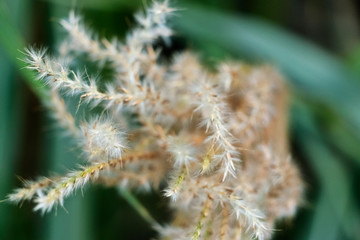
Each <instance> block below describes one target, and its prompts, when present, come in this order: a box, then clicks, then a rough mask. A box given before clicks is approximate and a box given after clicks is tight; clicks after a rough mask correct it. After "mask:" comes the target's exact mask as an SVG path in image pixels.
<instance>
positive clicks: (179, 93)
mask: <svg viewBox="0 0 360 240" xmlns="http://www.w3.org/2000/svg"><path fill="white" fill-rule="evenodd" d="M174 11H175V9H174V8H172V7H170V6H169V4H168V2H167V1H165V2H161V3H160V2H154V3H153V4H152V5H151V6H150V7H149V8H147V9H145V11H143V12H140V13H138V14H136V16H135V19H136V21H137V24H138V25H137V27H136V28H134V29H133V30H132V31H131V32H130V33H128V34H127V36H126V38H125V40H124V41H123V42H121V41H118V40H112V41H109V40H107V39H101V40H98V39H99V38H98V37H96V36H94V34H90V31H89V30H88V29H87V28H85V27H84V24H83V22H82V18H80V17H78V16H76V15H75V14H74V13H73V12H72V13H70V16H69V18H68V19H65V20H62V21H61V25H62V26H63V27H64V29H65V30H66V31H67V33H68V37H67V38H66V39H65V40H64V42H63V44H62V45H61V46H60V47H59V54H58V57H51V56H49V55H48V54H47V53H46V50H44V49H39V50H36V49H33V48H30V49H27V50H26V54H27V58H26V61H27V63H28V64H29V65H28V68H29V69H32V70H34V71H36V72H37V73H38V79H39V80H40V81H43V82H44V83H46V85H48V86H49V89H50V90H49V98H48V101H47V102H46V105H47V107H48V108H49V109H50V110H51V112H52V114H53V116H54V118H55V119H57V120H58V122H59V124H60V125H61V126H62V127H63V128H65V129H66V130H67V131H68V133H70V134H71V136H72V137H73V138H74V139H76V141H77V142H78V146H79V149H81V151H82V152H83V154H82V155H83V156H84V157H85V158H86V159H87V161H88V163H87V164H86V165H85V166H83V167H81V168H79V169H78V170H75V171H72V172H70V173H68V174H67V175H65V176H54V177H49V178H41V179H39V180H37V181H26V182H25V185H24V187H23V188H21V189H16V190H15V191H14V192H13V193H12V194H10V195H9V196H8V199H9V200H10V201H12V202H21V201H23V200H33V201H34V203H35V207H34V209H35V210H36V211H41V212H43V213H45V212H49V211H51V210H52V209H54V208H56V207H57V206H63V205H64V199H65V198H67V197H68V196H69V195H71V194H72V193H74V192H75V191H76V190H78V189H81V188H83V187H84V186H85V185H87V184H89V183H101V184H104V185H107V186H120V187H123V188H141V189H144V190H150V189H159V185H160V183H166V184H165V185H166V188H165V189H159V190H160V191H162V192H163V193H164V194H163V195H164V197H167V198H170V199H171V200H172V201H170V204H171V206H172V207H173V209H174V218H173V220H172V222H171V223H170V224H168V225H161V224H155V226H154V227H155V228H156V229H157V230H158V232H159V239H194V240H195V239H251V238H255V239H259V240H264V239H269V238H270V237H271V235H272V231H273V229H274V227H275V222H276V220H278V219H281V218H287V217H292V216H293V215H294V213H295V211H296V208H297V206H298V205H299V203H300V200H301V195H302V182H301V180H300V178H299V173H298V170H297V168H296V166H295V165H294V164H293V163H292V161H291V157H290V155H289V152H288V145H287V131H286V128H287V123H286V122H287V121H286V119H287V116H286V112H287V111H286V91H285V89H284V86H283V81H282V77H281V75H280V74H279V73H277V72H276V71H275V70H274V69H273V68H271V67H269V66H257V67H254V66H250V65H247V64H244V63H238V62H235V61H227V62H224V63H219V64H218V67H217V69H216V71H209V70H208V69H206V68H205V67H204V66H202V65H201V63H200V62H199V60H198V57H197V55H196V54H194V53H192V52H191V51H185V52H182V53H176V54H174V55H173V56H172V58H171V60H167V61H165V60H164V58H162V55H161V49H160V48H159V47H156V48H155V47H154V46H156V42H157V41H159V40H161V41H166V42H168V43H170V42H171V41H170V37H171V34H172V30H171V28H169V27H168V24H167V19H168V17H169V16H171V15H172V14H173V12H174ZM84 55H85V56H86V57H87V59H88V60H89V61H93V62H95V63H97V64H98V66H99V67H100V68H101V67H102V66H104V65H105V64H107V65H109V66H110V67H111V68H112V69H113V71H114V72H113V79H112V80H111V81H108V83H107V84H105V85H104V84H103V85H101V83H102V82H103V81H102V80H101V79H100V78H99V77H97V78H93V77H91V76H89V75H88V74H85V73H82V72H81V71H78V70H75V69H74V64H73V62H75V60H76V59H77V58H78V57H79V56H84ZM83 72H84V71H83ZM69 97H72V98H74V97H79V105H81V107H84V108H85V109H86V107H88V108H89V109H90V108H93V107H97V108H101V109H102V111H101V112H102V113H101V114H99V115H97V116H90V115H91V113H90V111H89V113H86V112H85V116H81V117H80V119H82V120H81V121H80V120H78V119H79V117H78V116H77V114H76V115H72V114H70V113H69V112H68V111H67V106H66V100H67V99H68V98H69ZM129 113H130V115H131V116H134V117H133V118H135V120H136V122H137V124H135V125H136V126H134V124H133V125H131V124H130V123H129V117H128V116H129ZM93 115H94V114H93ZM84 119H87V120H84ZM133 121H134V119H133ZM161 186H164V184H161Z"/></svg>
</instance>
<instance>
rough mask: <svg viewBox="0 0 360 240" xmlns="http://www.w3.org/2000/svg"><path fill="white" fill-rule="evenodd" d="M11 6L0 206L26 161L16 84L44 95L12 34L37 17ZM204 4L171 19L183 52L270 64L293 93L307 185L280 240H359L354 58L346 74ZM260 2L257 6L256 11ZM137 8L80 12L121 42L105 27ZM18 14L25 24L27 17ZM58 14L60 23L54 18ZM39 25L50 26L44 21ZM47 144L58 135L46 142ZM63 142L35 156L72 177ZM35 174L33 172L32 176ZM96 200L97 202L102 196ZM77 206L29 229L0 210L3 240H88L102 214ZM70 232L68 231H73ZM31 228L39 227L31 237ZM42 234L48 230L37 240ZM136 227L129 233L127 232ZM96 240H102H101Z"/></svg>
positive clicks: (3, 47)
mask: <svg viewBox="0 0 360 240" xmlns="http://www.w3.org/2000/svg"><path fill="white" fill-rule="evenodd" d="M14 2H16V3H17V5H16V4H15V3H14ZM14 2H13V3H12V4H9V3H6V2H5V1H1V3H0V26H1V34H0V54H1V55H0V61H1V65H0V70H1V72H2V81H1V88H0V91H1V99H0V107H1V109H0V131H1V132H0V163H1V168H0V194H1V195H0V198H2V199H3V198H5V195H6V194H7V193H9V191H10V189H12V188H13V187H14V185H18V183H16V180H15V179H14V177H13V176H14V175H15V174H17V173H19V172H20V169H21V166H19V164H20V163H22V161H21V159H19V156H20V155H19V153H18V151H25V150H24V149H25V148H24V147H22V145H24V144H25V143H24V140H23V139H22V136H23V134H24V133H23V131H24V130H23V129H24V128H26V127H29V125H26V124H25V123H24V121H23V120H22V119H23V117H24V116H23V112H24V107H25V106H26V101H27V100H26V99H25V97H26V96H22V93H23V92H24V90H22V89H21V88H20V86H22V85H20V84H19V82H17V81H16V79H17V78H18V75H21V76H22V78H23V79H24V80H25V81H26V82H27V84H28V86H29V88H30V89H31V90H32V91H33V92H34V93H35V94H36V95H37V97H38V98H39V99H44V98H46V94H45V93H46V90H45V89H44V87H43V86H42V85H41V83H40V82H38V81H34V77H33V74H31V73H30V72H29V71H28V70H26V69H22V68H23V67H24V63H23V62H21V61H20V60H19V58H22V54H21V53H20V52H19V50H22V49H23V48H24V46H25V45H28V40H26V41H25V39H24V36H22V34H23V33H20V31H19V29H20V30H21V28H19V27H18V26H17V25H18V24H26V21H27V20H28V19H26V18H24V16H29V15H34V14H35V11H34V10H33V9H32V8H31V7H30V5H31V4H29V1H26V0H23V1H14ZM199 2H200V1H199ZM202 2H203V4H199V5H193V4H184V3H183V2H181V3H179V5H180V8H182V9H183V10H182V11H181V12H180V13H178V15H179V16H177V17H176V18H175V22H174V24H175V26H176V27H177V29H178V33H179V35H181V36H185V37H186V40H187V41H188V42H190V43H194V44H195V45H194V48H195V49H202V53H203V54H204V56H206V57H204V58H207V59H209V58H210V59H218V58H224V57H230V56H231V57H237V58H241V59H247V60H252V61H255V62H261V63H262V62H267V63H271V64H274V65H276V66H277V67H278V68H280V69H281V70H282V71H283V73H284V74H285V75H286V78H287V79H289V80H290V81H289V85H290V87H291V90H292V92H293V93H294V101H293V102H294V104H293V107H292V111H291V119H292V121H291V138H292V142H293V146H294V155H295V156H296V158H297V160H298V161H299V165H301V166H302V168H303V171H304V179H305V181H306V183H307V184H308V198H307V207H306V209H303V210H301V211H300V212H299V217H298V219H296V220H295V222H294V224H293V225H292V230H291V231H290V232H289V233H287V235H286V234H281V233H280V234H278V235H279V236H278V239H281V238H285V239H286V238H287V239H299V240H301V239H314V240H315V239H359V238H358V236H360V233H359V230H358V228H357V227H356V226H359V223H360V214H359V204H358V202H360V199H359V196H360V194H359V190H358V186H356V181H357V179H356V177H354V176H358V175H359V173H360V150H359V147H358V146H359V143H360V109H359V103H360V87H359V79H358V78H359V77H358V76H359V74H356V73H354V72H352V71H351V70H350V67H351V68H352V69H355V71H357V72H359V70H358V69H359V67H358V62H359V61H358V59H359V57H358V56H357V55H356V54H354V55H353V56H351V58H350V61H349V62H350V66H348V65H347V62H345V61H344V60H342V59H341V58H339V57H337V56H334V55H333V54H330V53H328V52H326V51H325V50H323V49H321V48H319V47H317V46H316V45H315V44H313V43H310V42H308V41H306V40H303V39H301V38H299V37H298V36H296V35H294V34H292V33H290V32H288V31H285V30H283V29H282V28H280V27H278V26H275V25H273V24H270V23H269V22H267V21H265V20H260V19H259V18H258V17H255V16H252V17H250V16H243V15H239V14H237V15H235V13H228V12H224V11H219V10H214V9H211V8H209V7H208V5H207V4H206V3H207V2H209V1H202ZM212 2H216V1H212ZM257 2H258V4H262V1H257ZM60 3H61V4H60ZM33 4H34V5H33V6H34V7H33V8H36V6H45V7H47V8H48V9H49V10H50V14H51V13H55V12H56V9H58V8H62V9H65V10H64V12H65V13H66V12H67V9H68V7H71V6H72V4H71V3H70V1H68V2H66V1H55V0H54V1H50V2H45V3H44V2H42V3H39V2H38V1H33ZM139 4H141V1H114V0H107V1H101V3H100V1H95V0H92V1H80V2H79V6H80V7H81V8H83V10H82V11H84V12H85V13H88V14H90V15H91V14H93V15H96V16H101V14H105V15H107V16H111V17H108V19H107V21H109V22H108V25H107V26H109V28H108V29H107V30H106V31H109V32H116V33H118V32H119V29H117V27H118V23H116V22H111V21H114V20H116V19H115V17H114V16H115V14H111V13H109V12H117V11H118V12H122V13H124V11H125V12H127V13H129V11H133V10H134V9H136V8H137V7H138V6H139ZM213 5H215V6H216V5H217V6H219V5H221V4H213ZM225 5H226V6H227V8H228V9H230V8H231V6H232V5H235V3H231V2H230V1H229V2H227V3H226V4H225ZM259 8H260V7H259ZM124 9H126V10H124ZM261 11H262V12H267V9H264V8H261ZM270 11H271V10H268V12H267V14H269V15H273V14H275V13H270ZM25 12H27V14H25V15H24V13H25ZM57 14H59V15H60V13H59V12H57ZM129 15H130V13H129ZM273 16H274V15H273ZM51 17H53V16H51ZM58 17H61V16H58ZM274 18H276V16H275V17H274ZM117 19H119V18H117ZM276 19H281V18H280V17H278V18H276ZM14 20H16V21H17V22H15V21H14ZM41 20H42V21H48V22H49V19H41ZM94 21H95V20H94ZM279 21H280V20H279ZM16 24H17V25H16ZM46 24H47V23H46ZM27 25H28V27H29V28H30V27H34V28H35V26H30V25H29V23H27ZM44 25H45V23H44ZM53 25H54V26H55V27H54V26H52V28H53V29H57V27H56V24H55V23H53ZM104 25H105V24H103V26H104ZM21 31H22V30H21ZM29 31H30V30H29ZM48 34H49V35H48V36H47V38H48V39H51V38H56V36H53V35H52V34H54V35H56V34H59V33H58V32H56V31H55V30H52V32H50V33H48ZM25 42H26V44H25ZM357 52H358V51H357ZM11 66H12V68H11ZM14 73H16V74H14ZM36 108H38V106H37V107H36ZM32 111H35V110H32ZM47 124H50V123H47ZM51 124H53V123H51ZM38 130H39V129H38ZM40 130H41V129H40ZM40 130H39V131H40ZM52 134H53V135H55V134H58V133H57V132H55V133H54V132H52ZM49 135H50V134H48V133H47V134H46V136H43V138H45V137H46V138H51V139H54V138H55V137H54V136H49ZM66 141H67V140H66V139H65V138H63V139H62V142H61V143H56V142H54V141H50V142H48V143H45V140H43V141H42V142H43V144H44V145H43V146H41V147H40V148H41V149H46V148H50V150H47V151H45V150H37V151H42V152H40V153H39V154H38V155H40V156H43V157H45V158H48V159H49V160H51V161H52V163H51V165H53V168H52V170H55V169H56V168H59V166H65V167H67V168H71V167H73V166H72V165H71V159H72V158H73V157H74V156H70V157H69V158H68V160H69V161H68V162H64V161H63V155H62V153H63V151H66V150H64V149H66V148H65V147H62V146H64V144H65V146H66V143H64V142H66ZM45 144H47V145H45ZM35 147H38V146H34V149H35ZM34 151H36V150H34ZM60 153H61V156H60ZM70 155H71V154H70ZM33 161H35V160H34V159H33ZM40 170H41V169H39V168H38V167H37V169H35V170H33V172H34V171H35V172H37V171H40ZM35 175H38V174H35ZM99 192H100V194H101V193H102V192H101V190H99ZM97 194H99V193H98V192H97ZM122 196H124V197H125V198H127V199H128V200H129V202H130V203H133V204H134V206H135V208H136V209H138V210H139V211H140V212H141V213H142V214H144V216H143V217H144V218H145V220H148V221H151V219H150V217H149V215H148V213H146V212H144V211H143V210H142V207H141V206H140V205H139V203H138V202H137V201H136V199H134V198H133V196H132V195H129V193H127V192H123V193H122ZM79 198H81V196H78V197H77V198H76V199H74V200H73V202H71V203H69V208H68V211H69V212H71V214H66V212H65V211H63V210H62V209H59V210H58V211H59V216H58V217H54V216H48V217H46V218H45V219H42V218H40V216H36V217H35V219H36V221H35V223H34V224H32V225H28V224H27V223H26V221H21V220H19V219H21V218H22V219H30V218H29V214H33V213H31V211H30V209H29V207H25V208H24V209H22V210H24V211H19V210H15V208H16V207H13V206H9V205H7V204H4V203H1V205H0V239H8V238H9V239H10V238H11V239H26V238H27V237H29V236H30V237H31V238H35V239H57V238H59V236H60V235H59V234H61V237H62V238H67V239H92V238H95V237H94V236H93V235H92V233H94V231H101V229H98V228H96V226H98V225H99V224H98V223H99V221H101V220H96V219H95V220H91V221H90V220H89V219H92V218H94V216H92V214H93V212H95V214H94V215H96V212H101V211H102V208H104V207H106V205H104V203H103V202H99V201H96V200H92V198H91V197H90V204H89V205H91V204H93V205H95V206H93V205H91V206H92V207H93V208H95V209H96V210H92V211H89V206H81V207H73V205H74V206H80V205H81V204H82V203H83V202H85V201H81V202H80V201H79ZM91 201H93V202H91ZM96 203H97V204H96ZM139 206H140V207H139ZM125 207H126V206H125ZM122 208H124V206H118V207H117V211H119V212H121V209H122ZM15 212H16V214H19V215H20V216H21V217H19V218H15V217H12V216H11V215H12V214H14V213H15ZM60 212H61V213H60ZM122 217H124V218H126V217H125V216H122ZM110 220H111V219H110ZM110 220H109V221H110ZM144 222H145V221H144ZM68 224H72V225H71V227H69V225H68ZM142 224H144V223H142ZM34 225H36V227H32V226H34ZM44 226H46V229H49V230H47V231H44V229H43V228H44ZM114 227H117V226H114ZM137 227H138V226H134V228H137ZM74 229H76V230H77V231H75V230H74ZM15 231H21V232H22V233H21V232H17V233H16V232H15ZM96 236H99V237H100V235H99V234H98V235H96ZM106 236H107V238H109V239H112V238H114V239H115V238H119V236H117V235H116V233H115V232H114V233H113V234H112V235H111V234H107V235H106ZM122 239H123V238H122ZM128 239H130V237H129V238H128Z"/></svg>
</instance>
